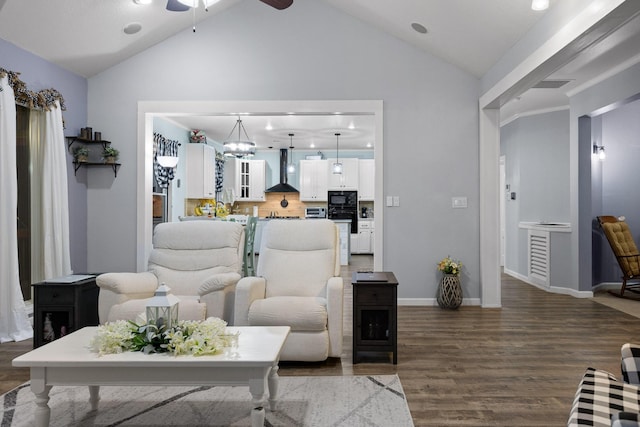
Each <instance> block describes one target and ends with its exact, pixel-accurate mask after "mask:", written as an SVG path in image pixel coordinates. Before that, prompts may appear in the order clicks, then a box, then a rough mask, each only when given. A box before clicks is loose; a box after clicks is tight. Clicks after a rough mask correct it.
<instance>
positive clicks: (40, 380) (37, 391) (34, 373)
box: [31, 368, 51, 427]
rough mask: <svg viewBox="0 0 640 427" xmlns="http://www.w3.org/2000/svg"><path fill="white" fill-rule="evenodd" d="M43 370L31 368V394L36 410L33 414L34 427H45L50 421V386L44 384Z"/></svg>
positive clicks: (44, 371) (44, 375)
mask: <svg viewBox="0 0 640 427" xmlns="http://www.w3.org/2000/svg"><path fill="white" fill-rule="evenodd" d="M46 377H47V375H46V369H45V368H31V392H32V393H33V394H34V395H35V397H36V399H35V400H36V410H35V412H34V418H35V425H36V427H47V426H48V425H49V420H50V419H51V409H50V408H49V391H51V386H50V385H47V384H46V382H45V378H46Z"/></svg>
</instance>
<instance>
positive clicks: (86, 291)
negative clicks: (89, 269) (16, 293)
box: [33, 275, 99, 347]
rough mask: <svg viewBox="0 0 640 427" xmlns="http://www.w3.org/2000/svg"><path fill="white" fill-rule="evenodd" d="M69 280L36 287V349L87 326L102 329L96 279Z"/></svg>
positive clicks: (89, 277)
mask: <svg viewBox="0 0 640 427" xmlns="http://www.w3.org/2000/svg"><path fill="white" fill-rule="evenodd" d="M83 276H85V277H83ZM86 276H88V277H86ZM69 277H70V278H60V279H59V280H58V281H56V280H57V279H54V280H49V281H45V282H40V283H36V284H34V285H33V346H34V347H40V346H41V345H44V344H46V343H48V342H50V341H53V340H55V339H58V338H60V337H61V336H64V335H66V334H68V333H71V332H73V331H75V330H77V329H80V328H83V327H85V326H96V325H98V323H99V322H98V293H99V288H98V285H96V276H95V275H78V279H79V280H75V281H74V280H73V277H74V276H69Z"/></svg>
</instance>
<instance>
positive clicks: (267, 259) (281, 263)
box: [234, 219, 343, 361]
mask: <svg viewBox="0 0 640 427" xmlns="http://www.w3.org/2000/svg"><path fill="white" fill-rule="evenodd" d="M338 238H339V237H338V228H337V227H336V225H335V224H334V223H333V222H332V221H329V220H326V219H313V220H271V221H269V222H268V223H267V225H266V226H265V227H264V230H263V233H262V241H261V245H260V256H259V257H258V265H257V271H256V272H257V277H243V278H242V279H241V280H240V281H239V282H238V285H237V287H236V299H235V303H236V305H235V310H234V325H236V326H240V325H250V326H290V327H291V333H290V334H289V337H288V338H287V341H286V342H285V345H284V348H283V350H282V353H281V354H280V360H296V361H321V360H325V359H326V358H327V357H340V355H341V354H342V310H343V308H342V303H343V294H342V292H343V280H342V278H341V277H340V249H339V248H340V246H339V244H338Z"/></svg>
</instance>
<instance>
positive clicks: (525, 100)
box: [0, 0, 640, 146]
mask: <svg viewBox="0 0 640 427" xmlns="http://www.w3.org/2000/svg"><path fill="white" fill-rule="evenodd" d="M167 1H168V0H153V1H152V3H151V4H149V5H142V4H139V1H137V0H55V1H51V0H48V1H37V0H20V1H17V0H13V1H9V0H0V38H3V39H5V40H7V41H9V42H11V43H13V44H15V45H17V46H18V47H21V48H23V49H25V50H27V51H29V52H32V53H34V54H36V55H38V56H40V57H42V58H44V59H46V60H48V61H50V62H53V63H55V64H58V65H60V66H61V67H63V68H65V69H67V70H69V71H72V72H74V73H77V74H79V75H81V76H84V77H88V78H90V77H91V76H94V75H96V74H98V73H100V72H101V71H103V70H105V69H107V68H109V67H111V66H113V65H115V64H117V63H119V62H121V61H123V60H125V59H127V58H128V57H131V56H133V55H135V54H136V53H138V52H141V51H143V50H145V49H147V48H149V47H150V46H152V45H154V44H156V43H159V42H161V41H162V40H164V39H166V38H168V37H171V36H172V35H174V34H176V33H178V32H181V31H192V27H193V25H194V24H195V25H196V26H197V24H198V23H199V22H202V21H203V20H205V19H210V18H211V17H212V16H215V15H216V14H220V13H224V11H225V10H226V9H228V8H232V7H234V6H236V5H237V4H238V3H239V2H240V1H255V2H256V3H257V4H259V5H260V6H259V7H262V8H264V13H265V17H266V18H268V16H269V14H272V13H284V14H286V13H289V12H288V10H287V9H285V10H282V11H278V10H276V9H273V8H271V7H270V6H268V5H266V4H264V3H261V2H258V0H220V1H219V2H217V3H215V4H213V5H212V6H210V7H209V9H208V11H204V10H203V8H202V7H200V8H198V9H195V10H190V11H186V12H172V11H168V10H167V9H166V5H167ZM302 1H324V2H326V3H327V4H329V5H330V6H331V7H335V8H337V9H339V10H342V11H343V12H344V13H346V14H349V15H351V16H354V17H355V18H357V19H360V20H362V21H365V22H367V23H370V24H371V25H372V26H374V27H377V28H379V29H380V30H381V31H384V32H386V33H389V34H391V35H392V36H394V37H397V38H399V39H402V40H404V41H406V42H407V43H409V44H411V45H413V46H415V47H416V48H419V49H422V50H424V51H425V52H428V53H429V54H432V55H435V56H437V57H440V58H442V59H443V60H445V61H447V62H450V63H452V64H454V65H456V66H457V67H459V68H461V69H463V70H465V71H467V72H469V73H471V74H472V75H474V76H476V77H477V78H481V77H482V76H483V75H484V74H485V73H486V72H487V71H488V70H489V69H490V68H491V66H492V65H494V64H495V63H496V62H497V61H498V60H499V59H500V58H501V57H502V56H503V55H504V54H505V53H506V52H507V51H508V50H509V49H510V48H511V47H512V46H513V45H514V44H515V43H516V42H518V40H520V38H521V37H522V36H523V35H524V34H526V33H527V32H528V31H529V30H530V29H531V28H532V27H533V26H534V25H535V24H536V22H538V20H539V19H540V18H541V17H543V16H544V14H545V13H547V12H544V11H543V12H536V11H533V10H532V9H531V0H394V1H389V0H294V2H293V5H292V6H291V8H295V7H296V2H302ZM559 1H560V0H551V1H550V3H551V6H550V7H551V8H553V7H555V6H557V2H559ZM413 24H419V25H420V26H422V27H423V28H424V29H426V33H424V32H419V31H417V30H416V29H415V28H414V27H418V28H419V26H417V25H413ZM136 29H139V31H138V32H134V33H133V34H127V33H131V32H133V31H135V30H136ZM638 54H640V19H633V20H631V21H630V22H629V23H628V24H627V25H625V26H624V27H623V28H621V29H619V30H618V31H616V32H615V33H614V34H613V35H611V36H610V37H608V38H607V39H606V40H604V41H602V42H601V43H599V44H598V45H597V46H594V47H592V48H591V49H589V50H588V51H587V52H585V53H584V54H583V55H581V56H580V57H578V58H576V59H574V60H573V61H572V62H571V63H569V64H565V65H564V66H563V67H562V68H560V69H558V70H556V71H555V72H554V73H553V74H552V75H550V76H548V77H547V79H546V80H564V81H567V83H566V84H564V85H563V86H561V87H559V88H539V89H531V90H529V91H527V92H526V93H524V94H522V96H520V97H519V98H518V99H517V100H514V101H512V102H509V103H508V104H506V105H505V106H504V107H503V108H502V111H501V115H502V116H503V117H504V118H509V117H517V116H519V115H523V114H527V113H528V112H531V111H540V110H545V109H554V108H562V107H563V106H566V105H567V103H568V96H567V93H570V91H572V90H576V88H579V87H580V86H581V85H584V84H587V83H588V82H590V81H593V79H597V78H598V77H599V76H602V75H603V74H604V73H606V72H607V71H608V70H611V69H612V68H615V67H617V66H619V65H620V64H623V63H625V62H629V61H632V60H634V58H635V57H636V56H637V55H638ZM0 65H1V64H0ZM189 120H190V121H189ZM189 120H187V118H185V121H184V123H183V125H185V126H188V127H191V128H205V129H206V125H204V124H202V125H201V126H196V125H198V122H197V121H195V122H194V120H195V118H189ZM225 120H226V121H225V124H224V125H220V124H218V128H219V129H224V131H223V132H225V133H226V132H228V131H230V130H231V128H232V126H233V122H234V121H235V119H233V118H226V119H225ZM272 120H273V121H276V119H273V118H272ZM277 120H284V118H281V119H277ZM333 120H335V118H334V119H333ZM354 120H356V121H357V120H360V121H363V120H362V118H360V119H356V118H347V121H351V122H352V121H354ZM364 121H366V120H364ZM227 122H230V123H231V126H229V125H228V123H227ZM266 125H267V123H266V121H264V122H262V123H260V124H256V125H255V127H253V128H255V129H257V128H258V127H260V128H261V129H262V128H264V127H266ZM345 125H348V124H346V123H345ZM252 126H253V125H252ZM283 126H285V125H283ZM308 126H309V127H310V129H311V128H313V127H322V125H321V124H318V123H315V124H312V123H309V125H308ZM363 126H364V125H363ZM282 129H284V127H283V128H282ZM325 129H329V126H325ZM318 132H320V130H318ZM362 132H363V133H364V132H365V131H364V130H363V131H362ZM280 133H281V134H282V135H271V136H270V138H272V140H274V141H276V139H277V141H279V145H281V146H287V145H289V142H290V138H289V137H288V133H287V132H285V131H281V132H280ZM325 133H326V132H325ZM220 134H221V132H220ZM218 136H220V135H218ZM224 136H226V135H224ZM327 139H331V140H333V141H335V140H334V139H333V135H330V137H329V136H328V137H327ZM361 142H362V143H365V142H366V137H365V136H363V139H362V140H361Z"/></svg>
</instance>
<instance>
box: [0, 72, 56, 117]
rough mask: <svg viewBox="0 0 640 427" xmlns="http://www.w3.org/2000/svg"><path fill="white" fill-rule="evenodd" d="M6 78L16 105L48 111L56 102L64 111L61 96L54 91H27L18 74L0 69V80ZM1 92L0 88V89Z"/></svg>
mask: <svg viewBox="0 0 640 427" xmlns="http://www.w3.org/2000/svg"><path fill="white" fill-rule="evenodd" d="M5 76H8V77H9V86H11V87H12V88H13V91H14V92H15V98H16V104H19V105H22V106H25V107H29V108H36V109H40V110H49V109H50V108H51V107H52V106H53V105H54V104H55V102H56V101H58V102H60V108H61V109H62V110H63V111H66V109H67V108H66V106H65V104H64V98H63V97H62V94H61V93H60V92H58V91H57V90H55V89H53V88H52V89H43V90H41V91H39V92H34V91H31V90H29V89H27V85H26V83H25V82H23V81H22V80H20V77H19V76H20V73H18V72H15V71H9V70H5V69H4V68H2V67H0V78H2V77H5ZM0 90H2V88H0Z"/></svg>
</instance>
